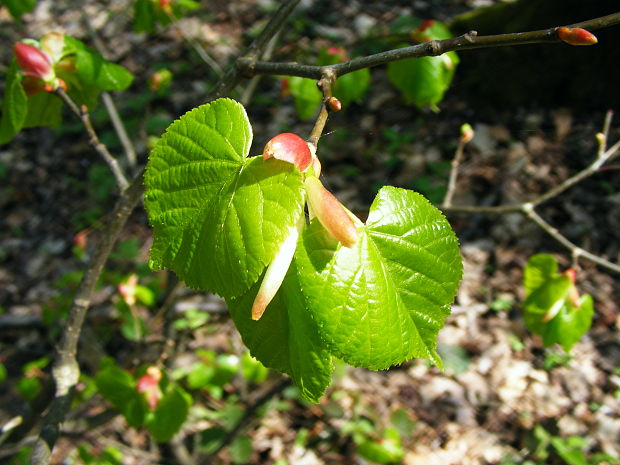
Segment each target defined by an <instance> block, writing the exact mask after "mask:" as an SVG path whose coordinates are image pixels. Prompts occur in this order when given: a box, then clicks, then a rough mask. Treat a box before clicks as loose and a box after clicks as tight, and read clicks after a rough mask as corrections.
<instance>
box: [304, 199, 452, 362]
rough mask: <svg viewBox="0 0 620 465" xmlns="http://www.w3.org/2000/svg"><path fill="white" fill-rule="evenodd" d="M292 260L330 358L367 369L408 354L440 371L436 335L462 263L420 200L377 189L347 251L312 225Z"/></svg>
mask: <svg viewBox="0 0 620 465" xmlns="http://www.w3.org/2000/svg"><path fill="white" fill-rule="evenodd" d="M296 260H297V263H298V266H299V270H300V271H299V280H300V284H301V287H302V289H303V292H304V295H305V297H306V302H307V305H308V308H309V310H310V311H311V312H312V317H313V319H314V320H315V321H316V323H317V325H318V327H319V333H320V334H321V336H322V338H323V339H324V340H325V341H326V343H327V345H328V348H329V349H330V351H331V353H332V354H333V355H334V356H336V357H339V358H341V359H343V360H344V361H346V362H347V363H349V364H351V365H355V366H365V367H368V368H371V369H384V368H387V367H389V366H391V365H394V364H399V363H402V362H403V361H405V360H407V359H409V358H412V357H423V358H427V359H429V360H431V361H432V362H433V363H435V364H437V365H439V366H441V359H440V358H439V356H438V355H437V353H436V351H435V347H436V344H437V332H438V331H439V329H440V328H442V327H443V324H444V319H445V318H446V317H447V316H448V314H449V313H450V304H451V303H452V301H453V299H454V296H455V295H456V291H457V287H458V283H459V281H460V279H461V273H462V264H461V257H460V255H459V248H458V241H457V239H456V236H455V235H454V232H453V231H452V229H451V228H450V225H449V223H448V221H447V220H446V219H445V217H444V216H443V215H442V214H441V212H440V211H439V210H437V209H436V208H435V207H433V206H432V205H431V204H430V203H429V202H428V200H426V199H425V198H424V197H423V196H421V195H420V194H417V193H415V192H413V191H408V190H405V189H397V188H394V187H384V188H383V189H381V190H380V191H379V194H378V195H377V198H376V199H375V201H374V202H373V204H372V206H371V208H370V214H369V216H368V221H367V223H366V226H365V227H364V228H362V229H361V230H360V239H359V241H358V243H357V244H356V245H355V246H354V247H352V248H346V247H343V246H341V245H340V244H339V243H338V242H336V241H335V240H334V239H332V238H331V237H330V236H329V235H328V234H327V232H326V231H325V230H324V229H323V227H322V226H321V225H320V223H318V222H317V221H313V222H312V223H311V225H310V227H309V228H307V229H306V230H305V231H304V234H303V237H302V242H301V243H300V244H299V245H298V248H297V254H296Z"/></svg>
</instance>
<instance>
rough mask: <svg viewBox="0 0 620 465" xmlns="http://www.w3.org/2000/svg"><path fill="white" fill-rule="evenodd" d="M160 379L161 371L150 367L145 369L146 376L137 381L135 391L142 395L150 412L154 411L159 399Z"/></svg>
mask: <svg viewBox="0 0 620 465" xmlns="http://www.w3.org/2000/svg"><path fill="white" fill-rule="evenodd" d="M161 378H162V375H161V370H160V369H159V368H157V367H156V366H150V367H148V368H147V369H146V374H145V375H143V376H142V377H141V378H140V379H139V380H138V385H137V390H138V392H142V393H144V395H145V397H146V403H147V404H148V406H149V409H150V410H155V409H156V408H157V404H159V400H160V399H161V390H160V389H159V382H160V381H161Z"/></svg>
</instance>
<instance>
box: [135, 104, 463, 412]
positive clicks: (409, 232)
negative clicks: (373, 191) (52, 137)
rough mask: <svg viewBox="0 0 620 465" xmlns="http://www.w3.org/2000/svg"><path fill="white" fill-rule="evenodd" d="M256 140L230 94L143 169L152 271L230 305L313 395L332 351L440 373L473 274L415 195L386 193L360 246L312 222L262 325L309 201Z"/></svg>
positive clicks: (262, 355)
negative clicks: (275, 266) (284, 249)
mask: <svg viewBox="0 0 620 465" xmlns="http://www.w3.org/2000/svg"><path fill="white" fill-rule="evenodd" d="M251 142H252V128H251V126H250V124H249V121H248V119H247V115H246V113H245V110H244V108H243V107H242V106H241V105H240V104H238V103H237V102H235V101H233V100H229V99H219V100H216V101H214V102H212V103H210V104H207V105H202V106H200V107H198V108H195V109H194V110H192V111H190V112H188V113H187V114H185V115H184V116H182V117H181V118H180V119H179V120H178V121H176V122H175V123H173V124H172V125H171V126H170V127H169V128H168V130H167V131H166V133H165V134H164V135H163V136H162V138H161V139H160V140H159V142H158V144H157V145H156V147H155V148H154V149H153V151H152V153H151V155H150V158H149V162H148V165H147V171H146V175H145V184H146V187H147V191H146V195H145V205H146V208H147V211H148V214H149V219H150V223H151V225H152V226H153V228H154V234H155V238H154V242H153V247H152V249H151V258H150V265H151V267H152V268H154V269H160V268H170V269H172V270H173V271H175V272H176V273H177V274H178V275H179V277H180V278H182V279H183V280H185V282H186V283H187V284H188V285H189V286H191V287H194V288H198V289H203V290H209V291H212V292H215V293H217V294H219V295H220V296H222V297H224V298H225V299H226V302H227V304H228V308H229V311H230V314H231V316H232V318H233V320H234V322H235V324H236V326H237V328H238V330H239V332H240V333H241V336H242V338H243V341H244V343H245V345H246V346H247V347H248V348H249V349H250V351H251V353H252V355H253V356H254V357H256V358H257V359H258V360H259V361H261V362H262V363H263V364H264V365H265V366H267V367H270V368H274V369H276V370H279V371H281V372H284V373H287V374H289V375H290V376H291V377H292V378H293V380H294V382H295V384H296V385H297V387H298V389H299V391H300V393H301V395H302V396H303V397H304V398H306V399H307V400H310V401H313V402H318V400H319V399H320V397H321V395H322V394H323V392H324V391H325V389H326V388H327V386H328V385H329V383H330V381H331V375H332V371H333V357H336V358H339V359H341V360H343V361H345V362H347V363H349V364H351V365H354V366H363V367H368V368H371V369H375V370H378V369H385V368H388V367H390V366H392V365H395V364H400V363H402V362H404V361H405V360H407V359H410V358H412V357H422V358H427V359H429V360H430V361H432V362H433V363H435V364H437V365H441V359H440V357H439V356H438V355H437V352H436V336H437V332H438V331H439V329H440V328H441V327H443V324H444V319H445V318H446V317H447V316H448V314H449V313H450V305H451V303H452V301H453V299H454V296H455V294H456V290H457V286H458V283H459V281H460V278H461V272H462V265H461V258H460V254H459V249H458V241H457V239H456V237H455V235H454V232H453V231H452V229H451V228H450V225H449V223H448V222H447V220H446V219H445V217H444V216H443V215H442V214H441V213H440V212H439V211H438V210H437V209H436V208H435V207H433V206H432V205H431V204H430V203H429V202H428V200H426V199H425V198H424V197H423V196H421V195H420V194H417V193H415V192H413V191H408V190H405V189H398V188H394V187H384V188H383V189H381V190H380V191H379V194H378V195H377V198H376V199H375V201H374V203H373V204H372V206H371V207H370V213H369V216H368V220H367V222H366V224H365V225H364V224H362V223H361V221H359V220H358V219H356V228H357V234H358V240H357V241H356V243H354V244H348V245H349V246H348V247H347V246H344V245H343V243H340V242H338V240H336V239H334V237H333V236H332V235H331V234H330V233H329V232H328V231H327V230H326V229H325V227H324V226H323V224H322V223H321V221H319V220H317V218H313V219H312V220H311V221H310V223H309V224H307V222H306V221H305V217H304V218H303V221H302V223H303V227H302V231H301V233H300V234H299V238H298V240H297V244H296V249H295V252H294V256H293V258H292V262H291V264H290V267H289V268H288V271H287V272H286V275H285V277H284V280H283V282H282V283H281V286H280V287H279V290H278V291H277V293H276V294H275V297H274V298H273V300H271V302H270V303H269V305H268V307H267V309H266V311H265V314H264V316H262V318H261V319H260V320H258V321H255V320H253V319H252V315H251V308H252V305H253V302H254V300H255V298H256V296H257V293H258V291H259V288H260V287H261V279H262V277H263V275H264V273H265V270H266V268H267V267H268V265H269V264H270V263H271V262H272V261H273V260H274V258H275V257H276V255H277V253H278V251H279V249H280V246H281V245H282V244H283V243H284V241H285V240H286V239H287V237H288V233H287V232H288V231H290V230H291V228H293V229H294V228H296V225H297V224H298V223H299V220H300V219H301V218H302V216H304V215H305V204H306V200H307V199H306V190H305V189H304V182H303V179H302V178H303V175H302V173H301V172H300V171H299V170H298V169H297V168H296V167H295V165H293V164H291V163H286V162H284V161H281V160H278V159H275V158H270V159H267V160H263V158H262V157H248V154H249V150H250V145H251Z"/></svg>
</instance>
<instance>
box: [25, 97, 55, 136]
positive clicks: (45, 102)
mask: <svg viewBox="0 0 620 465" xmlns="http://www.w3.org/2000/svg"><path fill="white" fill-rule="evenodd" d="M61 108H62V101H61V100H60V99H59V98H58V97H57V96H56V95H54V94H50V93H49V92H39V93H37V94H36V95H33V96H32V97H30V98H29V99H28V113H27V116H26V120H25V121H24V126H23V127H24V128H34V127H37V126H52V127H57V126H59V125H60V123H61V118H62V115H61Z"/></svg>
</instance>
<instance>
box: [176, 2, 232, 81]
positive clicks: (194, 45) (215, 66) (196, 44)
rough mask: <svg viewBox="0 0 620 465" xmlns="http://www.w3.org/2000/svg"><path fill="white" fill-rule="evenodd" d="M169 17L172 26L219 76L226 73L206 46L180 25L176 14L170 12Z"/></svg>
mask: <svg viewBox="0 0 620 465" xmlns="http://www.w3.org/2000/svg"><path fill="white" fill-rule="evenodd" d="M168 18H169V19H170V22H171V23H172V27H174V28H175V29H176V30H177V31H178V33H179V34H181V37H183V39H184V40H185V42H187V43H188V44H190V45H191V46H192V48H193V49H194V51H195V52H196V53H197V54H198V56H199V57H200V59H201V60H202V61H204V62H205V63H206V64H207V65H208V66H209V67H210V68H211V69H212V70H213V71H215V74H217V75H218V77H221V76H222V75H223V74H224V70H222V67H221V66H220V65H219V64H218V63H217V61H215V60H214V59H213V58H212V57H211V55H209V54H208V53H207V51H206V50H205V48H204V47H203V46H202V45H201V44H200V43H199V42H198V41H197V40H196V39H194V38H193V37H190V36H189V34H187V32H186V31H185V29H183V28H182V27H181V26H180V25H179V23H178V18H177V17H176V16H174V14H172V13H171V12H169V13H168Z"/></svg>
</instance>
